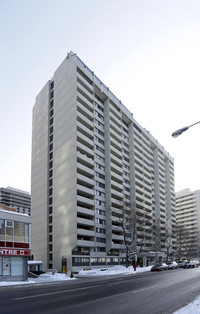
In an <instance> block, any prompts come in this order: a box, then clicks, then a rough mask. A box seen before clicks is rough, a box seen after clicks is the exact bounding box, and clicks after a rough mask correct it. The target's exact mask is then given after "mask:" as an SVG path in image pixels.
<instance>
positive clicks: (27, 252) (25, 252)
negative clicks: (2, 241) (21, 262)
mask: <svg viewBox="0 0 200 314" xmlns="http://www.w3.org/2000/svg"><path fill="white" fill-rule="evenodd" d="M0 255H12V256H13V255H14V256H19V255H20V256H30V250H29V249H24V250H23V249H19V250H17V249H6V248H0Z"/></svg>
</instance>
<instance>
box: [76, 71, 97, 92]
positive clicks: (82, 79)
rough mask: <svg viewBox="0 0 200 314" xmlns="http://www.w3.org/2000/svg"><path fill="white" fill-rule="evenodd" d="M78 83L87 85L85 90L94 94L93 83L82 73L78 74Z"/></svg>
mask: <svg viewBox="0 0 200 314" xmlns="http://www.w3.org/2000/svg"><path fill="white" fill-rule="evenodd" d="M77 78H78V81H79V82H81V83H82V84H84V85H85V88H87V89H88V91H89V92H90V93H92V92H93V86H92V83H91V84H90V83H89V82H88V81H87V80H86V79H85V78H84V77H83V76H82V75H81V74H80V73H78V72H77Z"/></svg>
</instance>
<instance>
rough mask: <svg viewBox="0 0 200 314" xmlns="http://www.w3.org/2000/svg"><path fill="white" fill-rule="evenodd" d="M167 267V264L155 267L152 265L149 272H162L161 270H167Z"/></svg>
mask: <svg viewBox="0 0 200 314" xmlns="http://www.w3.org/2000/svg"><path fill="white" fill-rule="evenodd" d="M167 269H168V267H167V264H164V263H163V264H156V265H153V266H152V267H151V271H162V270H167Z"/></svg>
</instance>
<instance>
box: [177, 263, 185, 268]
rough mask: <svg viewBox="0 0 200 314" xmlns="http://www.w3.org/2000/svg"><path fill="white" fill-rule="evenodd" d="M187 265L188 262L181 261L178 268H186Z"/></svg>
mask: <svg viewBox="0 0 200 314" xmlns="http://www.w3.org/2000/svg"><path fill="white" fill-rule="evenodd" d="M185 264H186V261H179V262H178V263H177V266H178V267H180V268H184V266H185Z"/></svg>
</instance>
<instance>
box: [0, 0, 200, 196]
mask: <svg viewBox="0 0 200 314" xmlns="http://www.w3.org/2000/svg"><path fill="white" fill-rule="evenodd" d="M0 45H1V49H0V56H1V58H0V73H1V76H0V86H1V87H0V90H1V101H0V104H1V113H0V145H1V155H0V187H7V186H11V187H14V188H17V189H21V190H25V191H28V192H30V189H31V132H32V108H33V106H34V103H35V97H36V96H37V94H38V93H39V92H40V90H41V89H42V87H43V86H44V84H46V82H47V81H48V80H49V79H51V78H52V76H53V73H54V71H55V70H56V69H57V67H58V66H59V65H60V63H61V62H62V61H63V60H64V58H65V57H66V55H67V53H68V52H70V51H71V50H72V51H73V52H75V53H77V55H78V56H79V57H80V59H82V60H83V62H84V63H86V64H87V65H88V67H89V68H90V69H91V70H92V71H94V73H95V74H96V75H97V76H98V77H99V78H100V79H101V80H102V81H103V82H104V83H105V85H107V86H108V87H109V88H110V90H111V91H112V92H113V93H114V94H115V95H116V96H117V97H118V98H119V99H120V100H121V101H122V103H123V104H124V105H125V106H126V107H127V108H128V109H129V110H130V111H131V112H132V113H133V116H134V118H135V119H136V120H137V121H138V123H139V124H141V125H142V126H143V127H144V128H146V129H147V130H148V131H150V133H151V134H152V135H153V136H154V137H155V138H156V139H157V140H158V141H159V142H160V144H161V145H162V146H163V147H164V148H165V149H166V150H167V151H168V152H169V154H170V155H171V156H172V157H173V158H174V164H175V190H176V191H179V190H181V189H185V188H190V189H192V190H195V189H200V178H199V177H200V162H199V160H200V147H199V138H200V124H197V125H196V126H194V127H192V128H190V129H189V130H188V131H186V132H185V133H184V134H182V135H181V136H180V137H178V138H176V139H174V138H172V137H171V133H172V132H173V131H175V130H177V129H179V128H181V127H184V126H187V125H190V124H193V123H195V122H197V121H200V93H199V90H200V1H199V0H165V1H164V0H101V1H100V0H73V1H71V0H0Z"/></svg>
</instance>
